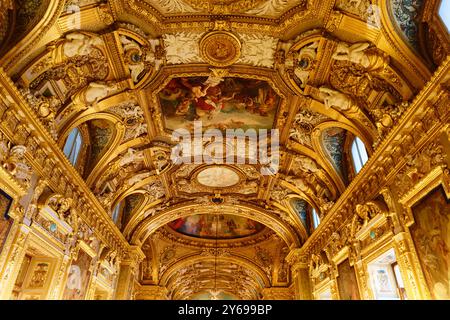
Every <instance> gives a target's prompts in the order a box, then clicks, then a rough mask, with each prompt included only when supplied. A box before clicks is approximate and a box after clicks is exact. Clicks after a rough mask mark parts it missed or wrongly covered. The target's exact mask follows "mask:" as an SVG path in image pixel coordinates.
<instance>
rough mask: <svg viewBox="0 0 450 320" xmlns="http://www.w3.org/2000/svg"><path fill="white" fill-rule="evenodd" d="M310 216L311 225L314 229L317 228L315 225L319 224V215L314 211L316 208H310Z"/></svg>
mask: <svg viewBox="0 0 450 320" xmlns="http://www.w3.org/2000/svg"><path fill="white" fill-rule="evenodd" d="M312 217H313V226H314V229H317V227H318V226H319V224H320V218H319V215H318V214H317V211H316V209H314V208H313V209H312Z"/></svg>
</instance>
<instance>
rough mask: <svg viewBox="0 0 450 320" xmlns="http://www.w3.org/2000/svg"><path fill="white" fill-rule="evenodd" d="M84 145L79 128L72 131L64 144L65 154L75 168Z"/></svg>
mask: <svg viewBox="0 0 450 320" xmlns="http://www.w3.org/2000/svg"><path fill="white" fill-rule="evenodd" d="M82 145H83V137H82V136H81V132H80V130H79V129H78V128H74V129H72V131H71V132H70V133H69V136H68V137H67V139H66V143H65V144H64V148H63V152H64V154H65V155H66V157H67V159H69V161H70V163H71V164H72V165H73V166H75V165H76V164H77V161H78V158H79V155H80V151H81V147H82Z"/></svg>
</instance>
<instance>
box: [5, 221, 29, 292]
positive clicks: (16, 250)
mask: <svg viewBox="0 0 450 320" xmlns="http://www.w3.org/2000/svg"><path fill="white" fill-rule="evenodd" d="M29 232H30V228H29V227H28V226H27V225H24V224H20V225H19V228H18V230H17V233H16V236H15V238H14V242H13V244H12V246H11V250H10V251H9V255H8V258H7V261H8V262H7V263H5V266H4V269H3V270H2V272H1V275H2V278H1V280H0V300H7V299H9V298H10V296H11V293H12V290H13V288H14V283H15V281H16V278H17V276H18V274H19V271H20V267H21V265H22V261H23V258H24V256H25V251H26V250H25V247H26V246H25V244H26V240H27V238H28V234H29Z"/></svg>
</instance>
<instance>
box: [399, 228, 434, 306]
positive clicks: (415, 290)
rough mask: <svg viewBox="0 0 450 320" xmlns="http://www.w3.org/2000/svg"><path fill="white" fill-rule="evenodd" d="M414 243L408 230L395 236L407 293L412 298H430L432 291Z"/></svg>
mask: <svg viewBox="0 0 450 320" xmlns="http://www.w3.org/2000/svg"><path fill="white" fill-rule="evenodd" d="M412 246H413V244H412V240H411V239H410V237H409V234H408V233H407V232H401V233H399V234H397V235H395V236H394V247H395V250H396V255H397V263H398V265H399V267H400V271H401V273H402V278H403V282H404V284H405V290H406V294H407V295H408V299H410V300H429V299H431V296H430V293H429V291H428V288H427V286H426V283H425V279H424V277H423V274H422V272H421V267H420V263H419V261H418V259H417V257H416V256H415V252H413V251H412V250H411V248H412Z"/></svg>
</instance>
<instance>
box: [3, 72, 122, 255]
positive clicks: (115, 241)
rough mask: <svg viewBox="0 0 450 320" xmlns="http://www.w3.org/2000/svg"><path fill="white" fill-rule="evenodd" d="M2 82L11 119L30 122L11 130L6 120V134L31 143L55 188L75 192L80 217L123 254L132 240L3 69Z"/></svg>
mask: <svg viewBox="0 0 450 320" xmlns="http://www.w3.org/2000/svg"><path fill="white" fill-rule="evenodd" d="M0 86H1V87H2V89H3V94H2V96H3V98H4V99H9V100H10V102H9V103H8V104H7V105H6V108H7V111H6V113H7V114H9V115H10V118H11V119H12V118H15V119H16V120H17V121H18V122H19V121H20V122H25V123H26V125H18V126H16V129H14V132H11V130H12V129H11V126H10V124H9V123H7V122H6V121H2V130H5V132H4V134H5V135H6V136H8V137H9V138H11V140H12V141H14V140H17V139H19V138H20V139H23V140H24V141H23V144H24V145H25V146H27V154H26V157H27V160H28V161H29V162H30V164H31V165H32V167H33V170H34V171H36V172H37V173H38V174H40V175H44V176H49V177H50V179H49V186H51V187H52V188H53V189H54V190H55V191H57V192H62V190H61V189H64V192H66V193H70V194H72V197H73V199H74V207H77V211H78V212H79V213H80V217H81V218H82V219H83V220H84V221H85V222H87V223H89V224H90V225H91V226H92V227H93V228H94V229H95V231H96V234H97V235H98V238H99V239H100V240H101V241H102V242H104V243H105V244H106V245H108V246H109V247H111V248H115V249H117V250H118V251H120V253H121V254H122V253H123V252H124V251H126V250H127V248H128V246H129V245H128V242H127V241H126V240H125V238H124V236H123V235H122V233H121V232H120V230H119V229H118V228H117V227H116V226H115V224H114V222H113V221H112V220H111V218H110V217H109V215H108V214H107V213H106V211H105V210H104V209H103V207H102V206H101V204H100V203H99V201H98V200H97V198H96V197H95V196H94V195H93V193H92V192H91V190H90V189H89V188H88V187H87V185H86V183H85V182H84V180H83V179H82V178H81V176H80V175H79V173H78V172H77V171H76V170H75V169H74V168H73V166H72V165H71V164H70V163H69V161H68V159H67V158H66V157H65V156H64V154H63V152H62V150H61V148H60V147H59V146H58V145H57V143H56V142H55V141H54V140H53V138H52V137H51V136H50V134H49V133H48V132H47V130H46V128H44V126H43V125H42V124H41V123H40V122H39V120H38V118H37V117H36V115H35V114H34V112H33V111H32V110H31V108H30V106H29V105H28V104H27V103H26V101H25V99H24V98H23V97H22V96H21V94H20V93H19V91H18V90H17V88H16V87H15V86H14V84H13V83H12V82H11V80H10V79H9V78H8V76H7V75H5V73H4V71H3V70H1V69H0ZM12 101H13V102H12ZM19 126H21V129H22V131H21V132H19V131H18V128H19ZM28 130H29V131H30V132H31V133H28V135H26V134H25V131H27V132H28ZM19 134H21V135H22V136H20V135H19ZM82 199H83V201H82Z"/></svg>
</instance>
